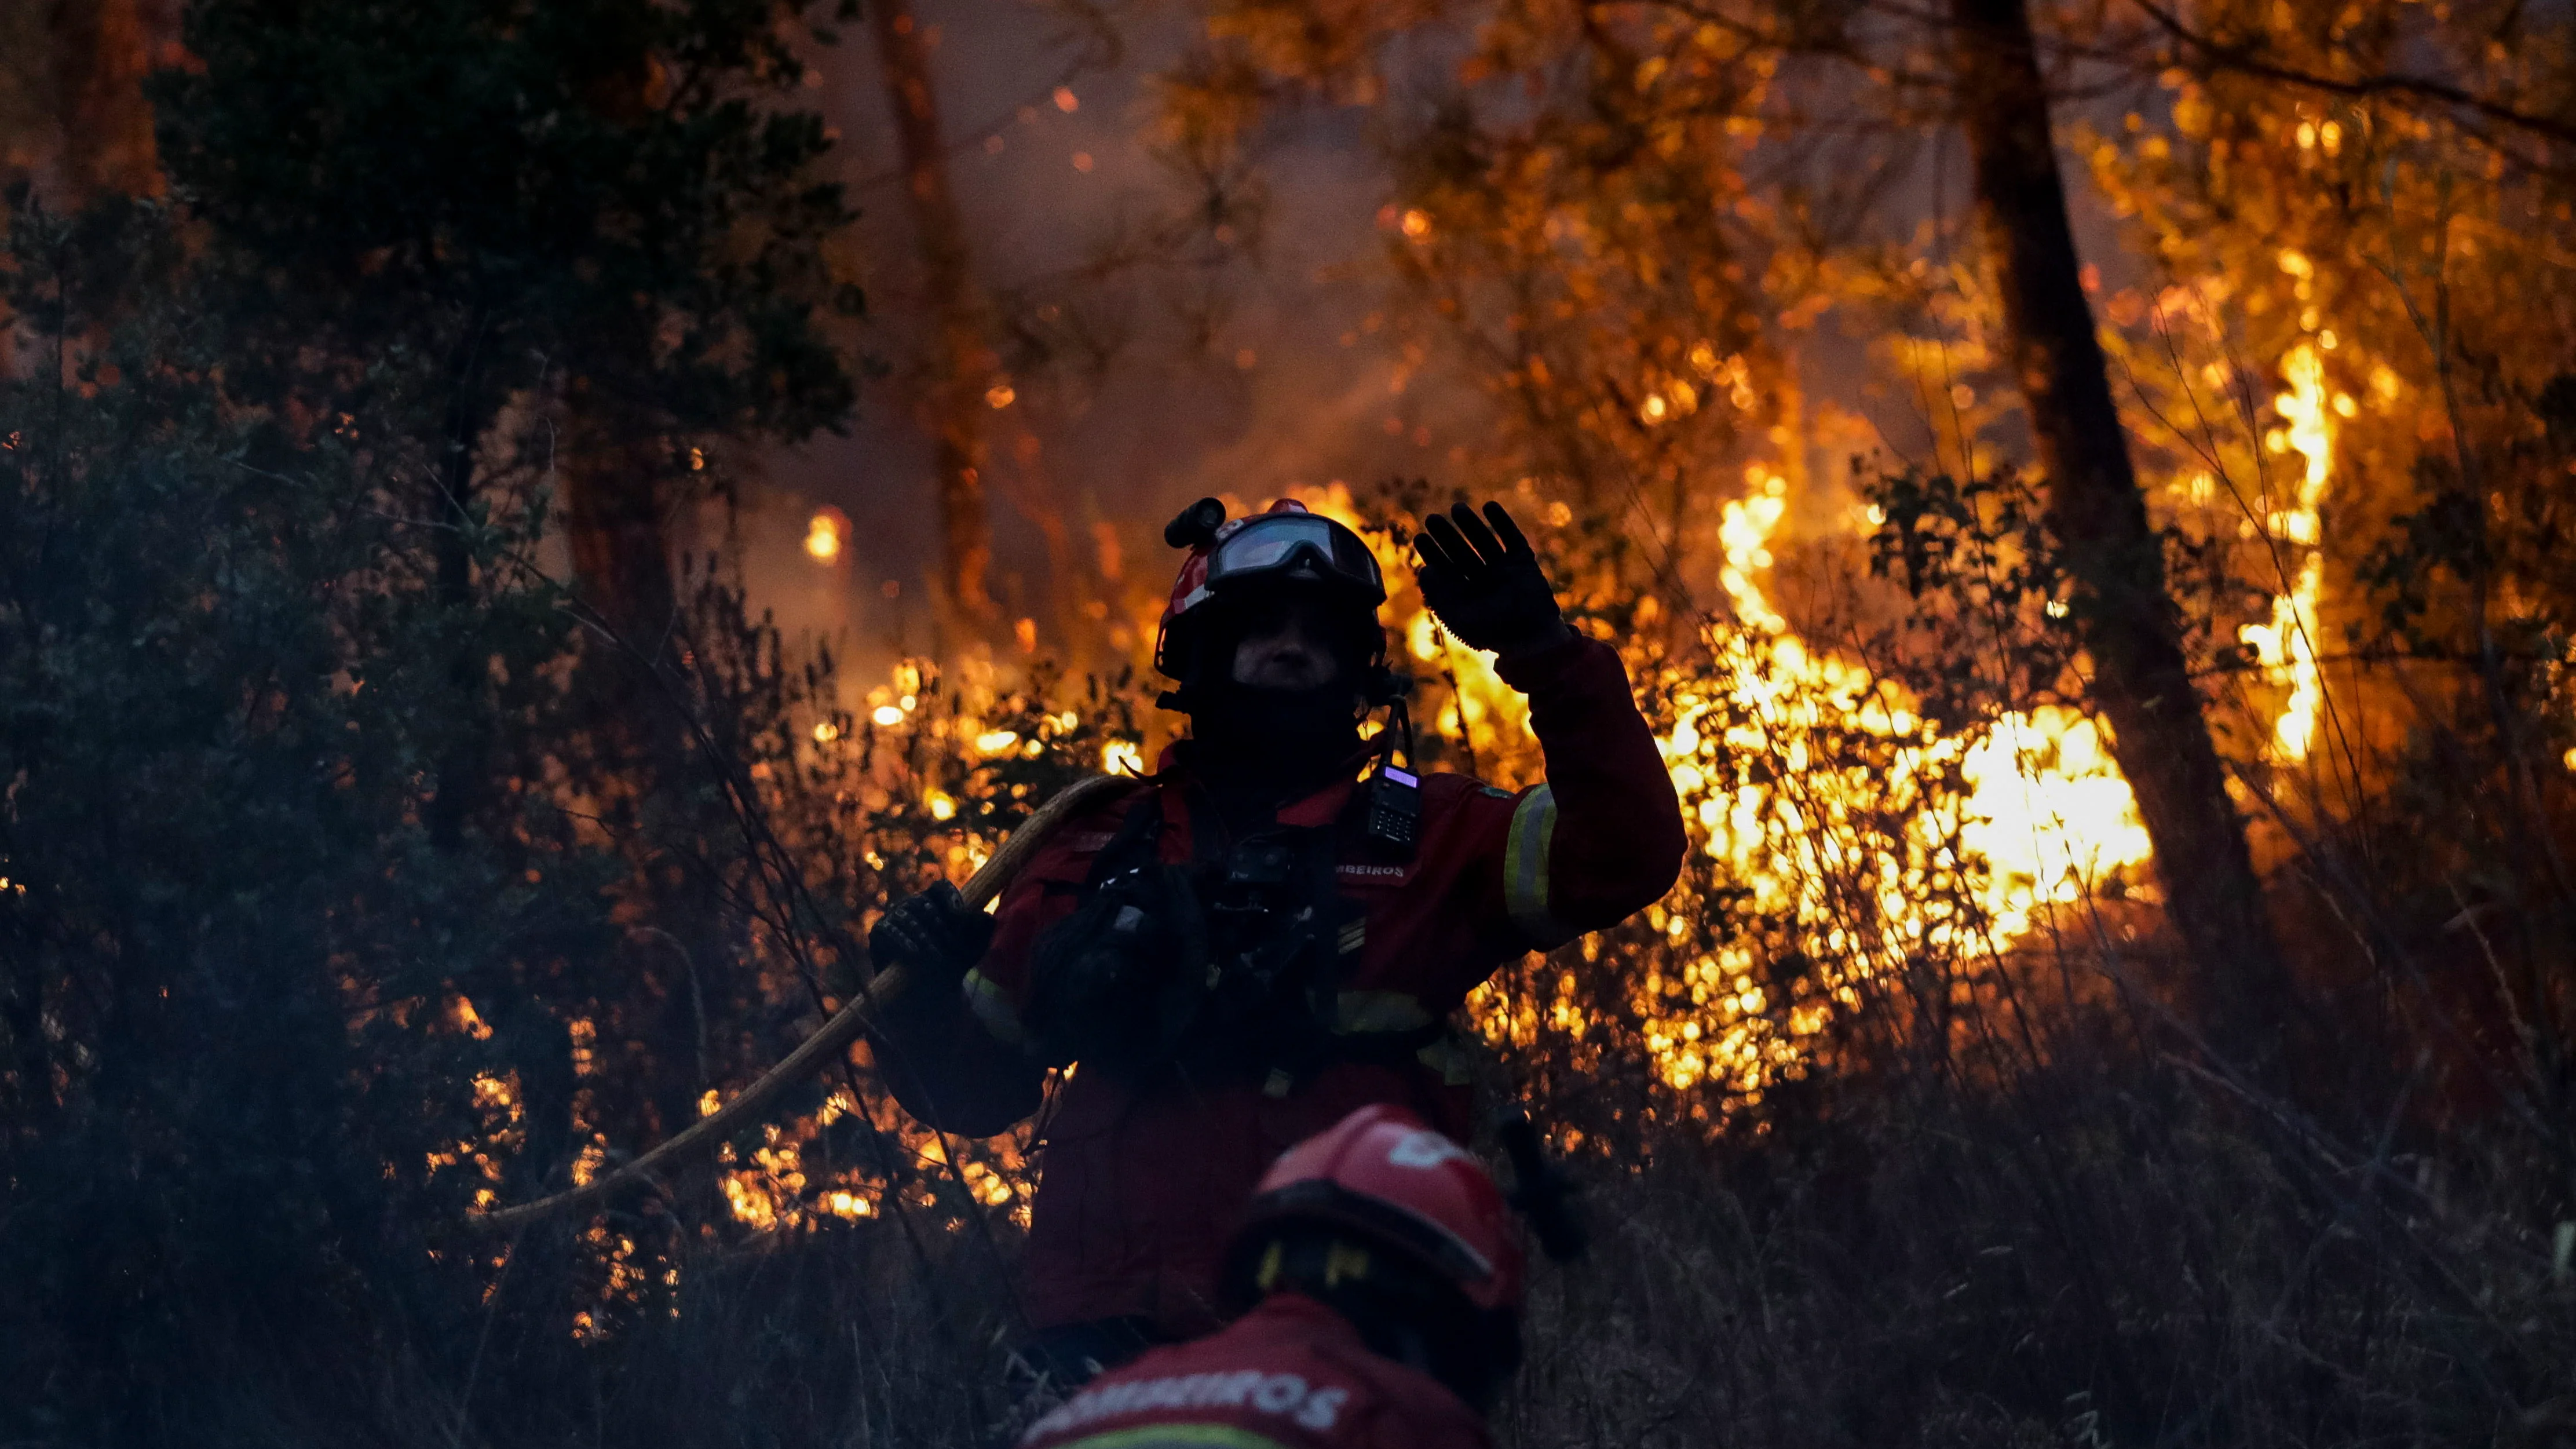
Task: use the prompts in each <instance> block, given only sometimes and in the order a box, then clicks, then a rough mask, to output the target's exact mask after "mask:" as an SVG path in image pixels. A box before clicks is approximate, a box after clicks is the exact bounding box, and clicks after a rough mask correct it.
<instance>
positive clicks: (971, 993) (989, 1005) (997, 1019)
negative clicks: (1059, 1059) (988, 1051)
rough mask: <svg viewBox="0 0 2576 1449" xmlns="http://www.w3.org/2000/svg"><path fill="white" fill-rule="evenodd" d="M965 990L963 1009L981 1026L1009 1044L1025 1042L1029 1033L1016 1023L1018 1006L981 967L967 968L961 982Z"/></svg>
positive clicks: (1017, 1021)
mask: <svg viewBox="0 0 2576 1449" xmlns="http://www.w3.org/2000/svg"><path fill="white" fill-rule="evenodd" d="M961 985H962V986H963V988H964V990H965V992H966V1009H967V1010H969V1011H972V1012H974V1013H975V1019H976V1020H977V1021H980V1022H982V1023H984V1029H985V1030H986V1031H989V1032H991V1033H992V1034H993V1035H994V1036H995V1037H996V1038H998V1039H1000V1040H1001V1041H1004V1042H1007V1043H1009V1044H1010V1045H1012V1046H1023V1045H1026V1044H1027V1042H1028V1039H1029V1034H1028V1033H1027V1032H1026V1031H1024V1030H1022V1029H1021V1027H1020V1013H1019V1010H1018V1009H1017V1008H1016V1007H1014V1006H1012V1005H1011V1000H1010V998H1009V997H1007V996H1004V995H1003V994H1002V988H1001V987H999V986H996V985H994V984H993V982H992V981H991V980H989V979H988V978H986V976H985V975H984V973H983V972H981V971H969V972H967V973H966V979H965V981H964V982H962V983H961Z"/></svg>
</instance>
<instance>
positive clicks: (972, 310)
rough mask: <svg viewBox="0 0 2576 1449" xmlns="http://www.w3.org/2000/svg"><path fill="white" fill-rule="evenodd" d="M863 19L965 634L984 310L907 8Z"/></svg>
mask: <svg viewBox="0 0 2576 1449" xmlns="http://www.w3.org/2000/svg"><path fill="white" fill-rule="evenodd" d="M868 13H869V16H870V17H871V19H872V20H873V22H874V25H875V30H876V42H877V58H878V61H879V63H880V64H881V65H882V66H883V67H884V71H885V83H886V94H887V99H888V101H889V102H890V103H891V105H892V107H893V110H894V127H895V145H896V149H897V151H898V152H899V154H900V156H901V158H902V162H903V175H904V196H905V199H906V203H907V205H908V207H909V208H910V211H911V215H912V228H913V234H914V236H915V238H916V239H917V241H918V243H919V245H920V248H921V268H922V290H923V293H924V295H925V298H926V300H927V301H928V302H929V305H930V317H931V337H930V350H929V357H928V359H927V366H926V368H925V375H924V377H923V379H922V391H921V400H920V417H921V422H922V427H923V430H924V431H926V432H927V433H929V434H930V439H931V456H932V464H931V466H932V470H933V472H934V475H935V483H936V486H937V488H938V493H939V531H940V571H941V574H942V575H943V579H942V588H943V590H944V600H945V603H946V607H947V609H948V611H949V613H950V614H951V615H952V616H953V618H952V619H951V620H950V622H951V623H952V624H953V626H954V627H955V628H956V629H957V630H958V631H959V632H960V633H962V634H967V635H972V634H977V633H980V632H982V630H983V629H984V628H985V627H986V626H988V625H989V624H990V623H991V622H992V618H993V602H992V597H991V594H990V592H989V591H988V589H987V586H986V584H985V577H984V576H985V573H986V571H987V569H988V568H989V567H990V565H991V563H992V557H993V539H992V527H991V525H990V523H989V522H988V521H987V520H986V517H985V513H984V467H985V454H986V451H987V448H986V440H985V430H984V411H985V402H984V394H985V392H986V391H987V390H988V389H989V388H990V387H991V386H992V379H993V368H994V359H993V350H992V345H991V343H990V341H989V340H988V338H989V332H988V329H987V326H986V320H987V319H986V312H987V309H986V306H985V303H984V298H983V296H982V294H981V292H980V291H979V290H978V288H977V287H976V285H975V278H974V273H973V254H972V252H971V251H970V249H969V248H968V246H967V244H966V223H965V219H964V218H963V217H962V216H960V215H959V214H958V210H957V198H956V194H955V193H954V192H953V191H952V190H951V189H950V188H949V185H948V161H947V154H946V143H945V140H944V139H943V136H942V132H941V130H940V124H939V99H938V94H937V92H936V91H935V90H934V89H933V88H932V86H931V82H930V48H929V46H928V45H927V44H926V43H925V42H924V40H923V36H922V33H921V26H920V24H919V23H918V21H917V20H916V19H915V18H914V16H913V13H912V5H911V0H881V3H878V4H875V5H871V6H869V7H868Z"/></svg>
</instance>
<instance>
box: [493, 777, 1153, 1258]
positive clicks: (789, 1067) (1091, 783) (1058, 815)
mask: <svg viewBox="0 0 2576 1449" xmlns="http://www.w3.org/2000/svg"><path fill="white" fill-rule="evenodd" d="M1135 783H1136V782H1135V781H1134V780H1132V779H1129V778H1126V777H1124V776H1119V775H1094V776H1091V777H1090V778H1088V779H1083V780H1077V781H1075V782H1074V783H1073V784H1071V785H1068V786H1066V787H1065V788H1064V789H1062V790H1060V791H1058V792H1057V793H1056V796H1055V798H1054V799H1052V800H1049V801H1047V802H1046V804H1044V805H1042V806H1040V807H1038V810H1037V813H1035V814H1033V815H1031V816H1030V817H1029V818H1028V821H1027V823H1025V824H1023V825H1022V826H1021V827H1020V828H1019V829H1017V830H1015V831H1012V832H1011V836H1010V838H1009V839H1008V840H1005V841H1003V842H1002V846H1001V848H1000V849H999V850H996V851H994V852H993V857H992V859H990V860H987V861H985V862H984V866H983V869H981V870H978V871H976V872H975V876H974V878H973V879H972V880H969V881H968V882H966V884H965V887H964V888H963V889H962V890H960V891H959V894H960V895H963V896H964V897H965V898H966V903H967V904H968V905H971V906H974V907H976V908H978V909H981V908H982V907H983V906H984V905H985V904H986V903H987V902H989V901H991V900H992V899H993V898H994V897H995V896H998V895H1000V894H1001V893H1002V888H1003V887H1004V886H1007V885H1009V884H1010V883H1011V878H1012V877H1014V876H1016V875H1018V874H1019V873H1020V871H1021V870H1022V869H1023V868H1025V867H1026V866H1027V865H1028V863H1029V857H1030V856H1032V855H1035V854H1036V853H1037V849H1038V846H1039V845H1041V844H1042V843H1044V842H1045V840H1046V838H1047V837H1048V836H1049V835H1051V834H1053V833H1054V832H1055V830H1056V828H1057V827H1058V826H1061V825H1063V824H1064V823H1065V822H1066V821H1067V820H1070V819H1072V818H1074V817H1075V816H1077V815H1081V814H1084V813H1086V812H1088V811H1090V810H1091V809H1093V808H1095V807H1097V806H1098V805H1099V804H1100V803H1101V802H1102V801H1103V800H1105V799H1106V798H1107V797H1109V796H1110V795H1113V794H1115V793H1117V792H1118V791H1121V790H1124V789H1128V788H1131V787H1133V786H1134V785H1135ZM903 986H904V972H903V968H902V967H900V966H890V967H887V968H886V969H885V970H882V971H879V972H878V973H877V974H876V975H875V976H873V977H871V978H869V980H868V984H867V985H866V986H864V987H862V988H861V989H860V991H859V994H858V995H857V996H854V997H852V998H851V999H850V1002H849V1004H848V1005H846V1006H843V1007H842V1008H841V1009H840V1010H839V1011H837V1012H835V1013H833V1015H832V1019H831V1020H829V1021H827V1022H825V1023H823V1025H822V1028H821V1029H820V1030H818V1031H816V1032H815V1033H814V1034H813V1035H812V1036H809V1037H807V1038H805V1040H804V1041H803V1042H801V1043H799V1044H798V1045H797V1047H796V1050H794V1051H792V1052H789V1053H788V1054H787V1059H786V1060H784V1061H782V1062H780V1063H779V1064H778V1065H776V1066H774V1067H771V1068H770V1069H769V1071H768V1072H767V1073H766V1074H764V1075H763V1076H762V1077H761V1079H760V1080H759V1081H757V1082H754V1083H752V1084H751V1085H750V1086H749V1087H746V1088H744V1089H743V1091H742V1092H741V1094H740V1095H738V1096H736V1097H735V1098H734V1099H733V1100H732V1101H730V1102H727V1103H725V1104H724V1105H723V1106H722V1107H719V1108H717V1109H716V1110H715V1112H714V1113H713V1114H711V1115H709V1116H706V1117H702V1118H700V1119H698V1120H697V1121H696V1122H694V1123H691V1124H690V1125H689V1127H688V1128H687V1129H686V1130H684V1131H682V1132H681V1133H679V1134H678V1135H677V1136H675V1137H673V1138H671V1139H670V1140H669V1141H667V1142H664V1143H663V1144H662V1145H661V1146H659V1147H656V1148H654V1149H653V1150H652V1151H650V1152H647V1153H645V1154H644V1155H643V1156H641V1157H638V1158H636V1159H635V1160H634V1161H632V1162H630V1163H627V1164H626V1165H625V1166H623V1167H620V1168H618V1169H617V1170H616V1171H614V1172H609V1173H604V1174H602V1175H600V1176H598V1177H595V1178H592V1179H591V1180H590V1181H589V1182H586V1183H584V1184H582V1185H581V1186H580V1187H576V1188H573V1189H571V1190H569V1191H566V1192H559V1193H556V1194H554V1195H553V1196H552V1197H541V1198H539V1199H537V1200H536V1201H535V1202H531V1203H521V1204H520V1205H519V1206H517V1207H507V1208H495V1209H493V1210H492V1211H490V1212H486V1213H477V1214H475V1215H474V1216H472V1217H471V1218H469V1219H467V1221H468V1222H469V1223H470V1224H471V1225H472V1226H474V1227H476V1228H479V1229H482V1230H483V1231H485V1232H496V1233H506V1232H515V1231H517V1230H518V1229H520V1228H523V1227H525V1226H527V1225H528V1224H530V1223H533V1222H538V1221H541V1220H543V1219H546V1218H550V1217H553V1216H555V1215H556V1214H558V1213H566V1212H571V1211H573V1210H574V1209H576V1208H584V1207H588V1206H590V1205H591V1204H593V1203H596V1202H598V1201H600V1200H601V1199H603V1198H605V1197H607V1196H608V1195H609V1194H611V1193H614V1192H617V1191H619V1190H620V1189H623V1188H627V1187H632V1186H634V1185H635V1184H637V1183H639V1182H643V1181H645V1180H647V1179H649V1178H651V1177H653V1176H655V1175H656V1174H658V1173H660V1172H663V1171H665V1170H667V1169H669V1168H671V1167H674V1166H676V1165H678V1164H680V1163H682V1162H685V1161H687V1160H688V1159H689V1158H691V1157H692V1156H694V1155H696V1154H697V1153H698V1152H699V1151H701V1150H709V1151H711V1150H713V1149H714V1148H715V1146H716V1144H718V1143H720V1142H723V1141H724V1140H725V1139H726V1138H728V1137H731V1136H732V1135H733V1134H734V1133H735V1132H737V1131H739V1130H741V1128H742V1127H743V1125H744V1124H745V1123H747V1122H749V1121H750V1120H751V1119H753V1118H754V1117H757V1116H759V1115H760V1113H761V1112H762V1111H763V1109H765V1108H767V1107H768V1106H769V1104H770V1103H771V1102H772V1101H773V1100H775V1099H776V1098H777V1096H778V1094H779V1093H781V1092H784V1091H786V1090H787V1089H788V1088H789V1087H792V1086H794V1085H796V1084H797V1083H798V1082H801V1081H803V1080H804V1079H805V1078H807V1077H809V1076H812V1075H813V1074H814V1073H815V1072H818V1071H820V1070H822V1069H823V1067H824V1065H825V1064H827V1063H829V1062H832V1061H835V1060H837V1059H839V1057H840V1056H841V1054H842V1053H843V1052H845V1051H847V1050H848V1049H849V1045H850V1043H851V1042H854V1041H856V1040H858V1037H859V1033H860V1032H862V1031H864V1030H866V1029H867V1024H868V1014H869V1012H871V1011H872V1010H874V1009H875V1008H876V1007H878V1006H880V1005H882V1004H884V1003H886V1002H888V1001H892V1000H893V999H894V998H895V996H896V995H897V994H899V993H900V992H901V991H902V990H903Z"/></svg>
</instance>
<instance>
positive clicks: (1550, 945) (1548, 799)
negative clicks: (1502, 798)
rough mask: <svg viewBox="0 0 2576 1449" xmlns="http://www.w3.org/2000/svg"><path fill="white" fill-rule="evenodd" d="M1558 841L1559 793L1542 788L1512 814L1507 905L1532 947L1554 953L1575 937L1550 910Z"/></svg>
mask: <svg viewBox="0 0 2576 1449" xmlns="http://www.w3.org/2000/svg"><path fill="white" fill-rule="evenodd" d="M1555 839H1556V792H1555V791H1553V790H1551V789H1549V788H1548V787H1547V786H1545V785H1540V786H1538V787H1537V788H1535V789H1533V790H1531V791H1530V792H1529V793H1528V794H1526V795H1523V796H1522V797H1521V803H1520V805H1519V806H1518V807H1517V808H1515V809H1514V810H1513V811H1512V833H1511V835H1510V837H1509V839H1508V840H1507V841H1506V842H1505V844H1504V846H1503V905H1504V907H1505V908H1506V909H1507V910H1509V911H1510V912H1511V916H1512V924H1513V925H1516V926H1518V927H1520V928H1521V934H1522V935H1524V936H1527V937H1528V938H1529V941H1530V944H1531V945H1533V946H1536V947H1537V948H1538V949H1540V950H1542V951H1549V950H1554V949H1555V948H1556V947H1559V946H1562V945H1564V944H1565V943H1566V942H1568V941H1571V940H1573V939H1574V938H1575V936H1576V935H1577V934H1579V933H1578V932H1574V931H1569V930H1567V929H1565V927H1564V926H1562V925H1560V924H1559V923H1558V922H1557V919H1556V917H1555V916H1553V915H1551V914H1549V912H1548V908H1547V859H1548V848H1549V846H1550V845H1552V844H1553V843H1554V842H1555Z"/></svg>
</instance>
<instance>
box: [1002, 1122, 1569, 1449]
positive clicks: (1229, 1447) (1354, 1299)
mask: <svg viewBox="0 0 2576 1449" xmlns="http://www.w3.org/2000/svg"><path fill="white" fill-rule="evenodd" d="M1521 1263H1522V1256H1521V1249H1520V1244H1519V1242H1518V1241H1517V1239H1516V1238H1515V1237H1514V1235H1513V1231H1512V1224H1511V1221H1510V1215H1509V1213H1508V1212H1507V1211H1506V1210H1505V1208H1504V1205H1503V1198H1502V1194H1500V1193H1499V1192H1496V1191H1495V1189H1494V1183H1493V1179H1491V1178H1490V1177H1487V1176H1486V1175H1485V1170H1484V1167H1483V1166H1482V1165H1481V1164H1479V1163H1478V1162H1477V1161H1476V1159H1475V1158H1474V1157H1473V1156H1471V1155H1469V1154H1468V1153H1467V1152H1466V1151H1465V1150H1464V1149H1463V1148H1461V1147H1459V1146H1458V1145H1457V1144H1456V1143H1454V1142H1452V1141H1450V1140H1449V1139H1448V1138H1446V1137H1443V1136H1441V1135H1440V1134H1439V1133H1437V1132H1433V1131H1430V1130H1428V1129H1426V1128H1425V1127H1424V1126H1423V1125H1422V1123H1421V1122H1420V1120H1419V1119H1417V1118H1415V1117H1413V1116H1412V1115H1411V1114H1409V1113H1407V1112H1405V1111H1403V1110H1402V1109H1400V1108H1395V1107H1386V1106H1375V1107H1362V1108H1361V1109H1359V1110H1358V1111H1356V1112H1353V1113H1352V1114H1351V1115H1350V1116H1348V1117H1346V1118H1344V1119H1343V1120H1342V1122H1341V1123H1340V1125H1338V1126H1336V1127H1334V1128H1332V1129H1331V1130H1330V1131H1328V1132H1325V1133H1324V1134H1322V1135H1321V1136H1318V1137H1314V1138H1310V1139H1308V1140H1307V1141H1305V1142H1303V1143H1300V1144H1298V1145H1297V1146H1295V1147H1292V1148H1290V1149H1289V1150H1288V1153H1287V1155H1286V1156H1284V1157H1282V1158H1280V1159H1279V1162H1278V1164H1277V1165H1276V1166H1274V1167H1272V1168H1271V1169H1270V1172H1269V1174H1268V1175H1267V1176H1266V1177H1264V1178H1263V1179H1262V1181H1261V1187H1260V1191H1259V1193H1258V1195H1257V1196H1255V1197H1254V1199H1253V1201H1252V1207H1251V1210H1250V1211H1249V1213H1248V1214H1247V1215H1246V1218H1245V1221H1244V1225H1243V1229H1242V1231H1241V1232H1240V1233H1238V1234H1237V1235H1236V1238H1235V1241H1234V1247H1233V1250H1232V1252H1231V1253H1230V1255H1229V1257H1228V1260H1227V1270H1226V1283H1225V1287H1226V1291H1227V1295H1228V1297H1229V1298H1230V1299H1231V1300H1233V1302H1234V1303H1236V1304H1238V1305H1240V1304H1243V1303H1247V1302H1251V1301H1252V1300H1255V1299H1258V1300H1259V1301H1258V1303H1257V1304H1256V1305H1255V1306H1254V1307H1253V1308H1252V1309H1251V1311H1250V1312H1248V1313H1246V1314H1245V1315H1244V1316H1243V1317H1242V1318H1240V1319H1237V1320H1236V1321H1235V1322H1234V1323H1233V1324H1232V1325H1231V1326H1229V1327H1227V1328H1226V1329H1224V1330H1223V1331H1221V1332H1219V1333H1217V1334H1215V1335H1214V1336H1212V1337H1209V1338H1204V1339H1201V1340H1199V1341H1198V1342H1195V1343H1191V1344H1186V1345H1183V1346H1181V1347H1178V1348H1158V1349H1155V1350H1153V1351H1152V1352H1149V1353H1147V1354H1146V1355H1145V1356H1144V1357H1142V1358H1140V1359H1138V1360H1136V1361H1135V1362H1134V1363H1132V1364H1130V1365H1128V1366H1127V1367H1125V1368H1123V1369H1120V1370H1118V1371H1117V1372H1115V1373H1112V1374H1109V1375H1106V1376H1104V1377H1102V1378H1100V1379H1098V1380H1096V1381H1095V1382H1093V1383H1092V1384H1091V1385H1090V1386H1089V1387H1088V1388H1085V1389H1084V1390H1082V1392H1080V1393H1078V1394H1075V1395H1074V1396H1073V1397H1072V1398H1070V1399H1068V1400H1066V1401H1065V1402H1064V1403H1063V1404H1062V1405H1061V1406H1059V1407H1058V1408H1056V1409H1055V1410H1054V1411H1053V1412H1052V1413H1049V1414H1048V1415H1047V1416H1046V1417H1044V1418H1042V1419H1040V1420H1038V1421H1037V1422H1036V1423H1035V1424H1033V1425H1031V1426H1030V1428H1029V1431H1028V1433H1027V1435H1026V1436H1024V1437H1023V1438H1022V1439H1021V1440H1020V1445H1021V1449H1110V1446H1113V1445H1114V1446H1117V1449H1485V1446H1486V1445H1487V1444H1488V1443H1490V1440H1488V1439H1487V1437H1486V1434H1485V1417H1486V1414H1487V1413H1488V1412H1489V1411H1490V1410H1491V1408H1492V1406H1493V1399H1494V1396H1495V1394H1497V1393H1498V1392H1500V1391H1501V1389H1502V1386H1503V1384H1504V1382H1505V1380H1506V1379H1508V1378H1509V1376H1510V1374H1511V1371H1512V1369H1513V1368H1514V1367H1515V1366H1516V1365H1517V1364H1518V1363H1519V1360H1520V1306H1521V1273H1522V1269H1521Z"/></svg>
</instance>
